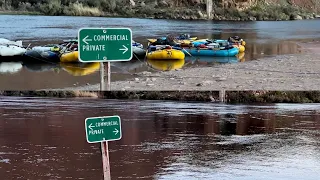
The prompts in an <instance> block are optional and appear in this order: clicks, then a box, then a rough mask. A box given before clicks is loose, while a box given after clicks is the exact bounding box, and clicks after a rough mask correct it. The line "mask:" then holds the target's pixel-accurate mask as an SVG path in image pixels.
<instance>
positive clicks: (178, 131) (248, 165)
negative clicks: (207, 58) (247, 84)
mask: <svg viewBox="0 0 320 180" xmlns="http://www.w3.org/2000/svg"><path fill="white" fill-rule="evenodd" d="M0 98H1V100H0V112H1V113H0V130H1V131H0V132H1V133H0V143H1V149H0V175H1V176H2V179H45V180H47V179H102V162H101V155H100V151H99V146H98V144H88V143H87V142H86V138H85V128H84V119H85V118H87V117H94V116H109V115H119V116H120V117H121V118H122V132H123V136H122V139H121V140H119V141H113V142H110V143H109V150H110V165H111V176H112V179H168V180H169V179H170V180H172V179H173V180H176V179H219V180H220V179H239V180H244V179H263V180H280V179H281V180H283V179H288V180H289V179H290V180H301V179H307V180H317V179H319V176H320V148H319V147H320V146H319V145H320V141H319V140H320V119H319V112H320V104H268V105H226V104H214V103H191V102H189V103H188V102H170V101H165V102H163V101H119V100H92V99H87V100H85V99H81V100H80V99H42V98H20V97H0Z"/></svg>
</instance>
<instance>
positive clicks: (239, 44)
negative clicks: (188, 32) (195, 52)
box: [192, 39, 246, 53]
mask: <svg viewBox="0 0 320 180" xmlns="http://www.w3.org/2000/svg"><path fill="white" fill-rule="evenodd" d="M212 42H215V43H219V44H220V46H226V45H227V44H228V43H229V44H231V45H232V46H233V47H235V48H238V49H239V52H240V53H241V52H244V51H245V44H246V42H245V41H241V42H230V41H228V40H224V39H213V40H209V39H201V40H197V41H194V42H192V44H193V46H194V47H197V46H200V45H201V44H206V43H212Z"/></svg>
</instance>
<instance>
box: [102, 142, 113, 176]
mask: <svg viewBox="0 0 320 180" xmlns="http://www.w3.org/2000/svg"><path fill="white" fill-rule="evenodd" d="M101 151H102V166H103V180H111V175H110V163H109V150H108V142H107V141H105V142H101Z"/></svg>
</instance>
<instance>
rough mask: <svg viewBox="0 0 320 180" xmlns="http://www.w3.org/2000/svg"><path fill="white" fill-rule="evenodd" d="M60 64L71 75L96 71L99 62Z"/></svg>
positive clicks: (81, 74)
mask: <svg viewBox="0 0 320 180" xmlns="http://www.w3.org/2000/svg"><path fill="white" fill-rule="evenodd" d="M60 66H61V67H62V69H63V70H65V71H67V72H68V73H69V74H71V75H73V76H86V75H89V74H92V73H94V72H96V71H98V70H99V68H100V63H99V62H93V63H60Z"/></svg>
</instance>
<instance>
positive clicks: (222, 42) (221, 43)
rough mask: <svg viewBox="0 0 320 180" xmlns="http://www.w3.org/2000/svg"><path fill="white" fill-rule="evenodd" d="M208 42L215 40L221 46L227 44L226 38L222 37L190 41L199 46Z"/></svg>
mask: <svg viewBox="0 0 320 180" xmlns="http://www.w3.org/2000/svg"><path fill="white" fill-rule="evenodd" d="M210 42H216V43H219V44H220V45H221V46H225V45H226V44H229V42H228V40H224V39H213V40H209V39H208V40H203V41H195V42H192V44H193V45H194V46H195V47H197V46H200V45H201V44H206V43H210Z"/></svg>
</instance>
